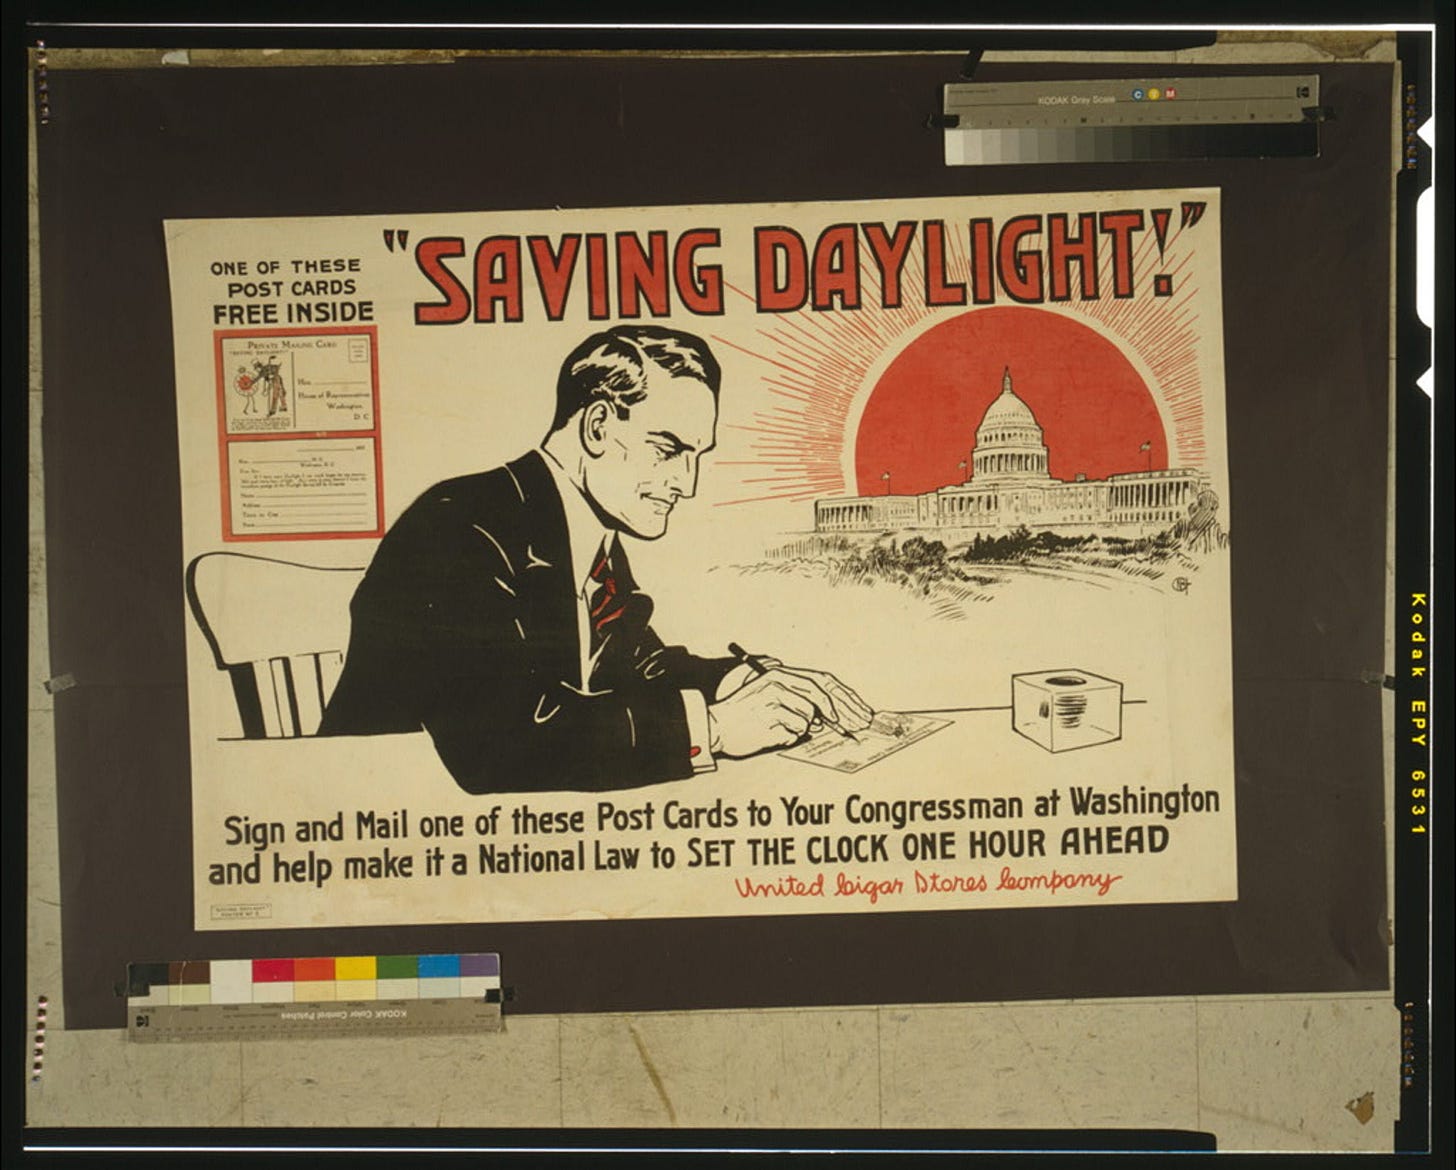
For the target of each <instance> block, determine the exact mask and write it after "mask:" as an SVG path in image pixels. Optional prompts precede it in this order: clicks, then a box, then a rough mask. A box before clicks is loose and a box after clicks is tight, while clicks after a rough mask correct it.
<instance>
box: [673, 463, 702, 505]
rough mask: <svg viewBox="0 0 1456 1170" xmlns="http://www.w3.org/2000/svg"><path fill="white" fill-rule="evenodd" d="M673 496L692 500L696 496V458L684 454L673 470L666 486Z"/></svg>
mask: <svg viewBox="0 0 1456 1170" xmlns="http://www.w3.org/2000/svg"><path fill="white" fill-rule="evenodd" d="M667 486H668V487H669V488H670V489H671V490H672V492H673V494H674V495H676V496H680V497H686V498H688V499H692V498H693V497H694V496H695V495H697V494H698V457H697V456H696V455H693V454H691V453H689V454H684V456H683V457H682V459H681V460H680V461H679V465H678V466H677V467H675V468H673V473H672V477H671V478H670V479H669V480H668V485H667Z"/></svg>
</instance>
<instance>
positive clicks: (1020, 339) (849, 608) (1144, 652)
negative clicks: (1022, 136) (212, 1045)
mask: <svg viewBox="0 0 1456 1170" xmlns="http://www.w3.org/2000/svg"><path fill="white" fill-rule="evenodd" d="M1219 224H1220V217H1219V201H1218V192H1217V191H1216V190H1213V189H1192V190H1189V189H1180V190H1160V191H1114V192H1103V193H1096V192H1093V193H1087V192H1083V193H1076V194H1068V195H1063V196H1050V195H1036V196H1010V197H994V198H942V199H918V200H895V201H883V202H857V203H812V204H739V205H725V206H694V207H665V208H664V207H656V208H630V209H621V208H617V209H608V210H560V209H557V210H550V211H543V210H527V211H520V212H492V213H481V214H440V215H427V214H408V215H403V214H402V215H399V216H368V217H349V218H325V219H288V220H284V219H279V220H263V219H256V220H173V221H169V222H168V223H167V224H166V232H167V248H168V263H169V271H170V280H171V290H172V305H173V332H174V351H175V355H176V386H177V419H178V438H179V446H180V466H181V477H182V484H181V489H182V491H181V494H182V506H183V534H184V563H183V564H181V565H179V566H178V577H179V581H181V582H182V583H183V590H182V595H183V597H184V598H185V604H186V605H187V607H188V611H189V619H188V625H187V636H188V694H189V722H190V732H191V759H192V801H193V806H192V807H193V816H192V823H193V867H194V868H193V889H194V915H195V926H196V928H197V929H199V930H210V929H212V930H215V929H245V928H259V929H276V928H286V927H307V926H324V925H327V926H354V925H375V924H393V923H421V924H424V923H448V922H482V921H485V922H490V921H496V922H503V921H562V920H570V919H601V918H664V917H684V916H688V917H715V916H753V915H774V914H796V915H797V914H811V913H812V914H817V913H839V914H843V913H883V912H905V911H914V910H945V909H964V910H975V909H980V908H993V907H994V908H999V909H1005V908H1015V907H1032V906H1085V905H1106V904H1117V903H1121V904H1141V903H1157V902H1179V903H1186V902H1208V901H1232V900H1235V899H1236V898H1237V897H1238V889H1239V887H1238V872H1237V849H1236V834H1235V818H1234V784H1233V759H1232V737H1233V727H1232V701H1231V681H1230V661H1229V659H1230V614H1229V558H1230V556H1231V555H1232V545H1233V541H1232V539H1231V536H1230V532H1231V526H1230V517H1229V515H1228V510H1227V505H1226V501H1227V499H1228V478H1227V477H1228V471H1227V464H1228V459H1227V444H1226V438H1225V429H1224V427H1225V416H1224V389H1223V381H1222V379H1223V359H1222V320H1221V298H1222V282H1221V268H1220V235H1219V231H1220V228H1219Z"/></svg>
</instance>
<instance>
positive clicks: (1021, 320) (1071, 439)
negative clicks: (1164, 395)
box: [854, 307, 1168, 495]
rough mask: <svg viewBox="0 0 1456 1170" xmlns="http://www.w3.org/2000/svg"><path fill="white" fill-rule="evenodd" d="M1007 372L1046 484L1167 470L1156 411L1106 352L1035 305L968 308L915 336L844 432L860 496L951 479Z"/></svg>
mask: <svg viewBox="0 0 1456 1170" xmlns="http://www.w3.org/2000/svg"><path fill="white" fill-rule="evenodd" d="M1008 366H1009V367H1010V369H1011V381H1012V387H1013V389H1014V390H1015V392H1016V395H1017V397H1019V398H1020V399H1021V400H1022V401H1023V402H1025V403H1026V405H1027V406H1029V407H1031V411H1032V413H1033V414H1034V415H1036V421H1037V422H1038V423H1040V424H1041V428H1042V439H1043V441H1044V442H1045V443H1046V445H1047V453H1048V465H1049V469H1050V471H1051V474H1052V476H1053V478H1055V479H1067V480H1070V479H1075V478H1076V476H1077V475H1078V474H1079V473H1081V474H1084V475H1086V477H1087V478H1088V479H1105V478H1107V476H1109V475H1114V474H1116V473H1118V472H1124V471H1144V470H1146V469H1148V468H1149V467H1152V468H1165V467H1167V466H1168V443H1167V438H1166V436H1165V435H1164V434H1163V424H1162V420H1161V419H1160V418H1159V417H1158V408H1157V405H1156V404H1155V403H1154V401H1153V396H1152V395H1151V394H1150V393H1149V392H1148V388H1147V385H1146V383H1144V381H1143V379H1142V377H1141V376H1140V375H1139V374H1138V372H1137V370H1135V369H1134V368H1133V366H1132V363H1131V362H1129V361H1128V360H1127V358H1126V357H1124V356H1123V354H1122V352H1121V350H1119V349H1118V348H1117V346H1116V345H1114V344H1113V343H1112V342H1111V341H1108V340H1107V339H1106V338H1105V337H1103V336H1102V335H1101V334H1100V333H1098V332H1097V331H1096V330H1094V329H1092V328H1090V327H1089V326H1086V325H1083V324H1082V323H1081V322H1079V321H1074V320H1072V319H1071V318H1069V317H1064V316H1062V315H1060V314H1059V313H1050V312H1047V311H1046V310H1044V309H1030V308H1014V307H1007V308H994V309H977V310H974V311H972V312H969V313H963V314H961V315H960V316H958V317H953V318H952V319H951V320H949V321H946V322H944V323H943V324H940V325H937V326H935V327H934V328H932V329H929V330H927V331H926V332H925V333H923V334H921V335H920V336H919V337H918V338H916V339H915V340H914V341H913V342H911V343H910V344H909V345H908V346H906V347H905V349H904V351H903V352H902V353H901V354H900V355H899V356H898V357H897V358H895V360H894V361H893V362H891V363H890V366H889V368H888V369H887V370H885V372H884V373H883V374H882V375H881V376H880V380H879V381H878V382H876V383H875V388H874V390H873V391H871V392H870V398H869V401H868V402H867V403H866V404H865V410H864V416H863V417H862V418H861V419H860V424H859V433H858V434H857V435H856V436H855V448H854V470H855V479H856V481H857V485H858V487H857V490H858V491H859V493H860V494H861V495H882V494H884V492H885V489H886V487H887V484H886V482H885V479H884V473H885V472H887V471H888V472H889V473H890V480H889V483H888V487H889V490H890V491H891V492H893V493H894V494H895V495H916V494H918V493H920V492H928V491H934V490H935V489H936V488H939V487H944V486H946V485H947V484H955V483H960V482H962V480H963V479H964V478H965V476H966V471H964V470H962V469H961V467H960V463H961V461H962V460H965V462H966V466H967V467H968V468H969V467H970V466H971V450H972V448H973V447H974V445H975V439H976V427H977V426H979V425H980V422H981V418H982V417H983V416H984V415H985V413H986V408H987V407H988V406H990V405H991V402H992V400H993V399H995V398H996V396H997V395H998V394H1000V393H1001V374H1002V371H1003V370H1005V369H1006V368H1007V367H1008ZM1144 443H1148V444H1150V447H1149V448H1148V449H1147V450H1143V449H1142V446H1143V444H1144Z"/></svg>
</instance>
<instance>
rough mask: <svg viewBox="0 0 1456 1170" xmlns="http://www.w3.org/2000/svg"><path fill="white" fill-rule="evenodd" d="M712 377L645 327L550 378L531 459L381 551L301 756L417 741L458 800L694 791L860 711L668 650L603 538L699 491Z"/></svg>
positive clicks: (814, 680)
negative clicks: (324, 743) (731, 766)
mask: <svg viewBox="0 0 1456 1170" xmlns="http://www.w3.org/2000/svg"><path fill="white" fill-rule="evenodd" d="M718 383H719V369H718V363H717V361H716V359H714V357H713V355H712V353H711V352H710V351H709V349H708V347H707V345H706V343H705V342H703V341H702V340H701V339H700V338H697V337H694V336H692V335H691V334H687V333H680V332H675V331H672V330H668V329H662V328H658V327H654V326H619V327H617V328H614V329H610V330H607V331H605V332H603V333H598V334H596V335H594V336H592V337H589V338H588V339H587V340H586V341H584V342H583V343H582V344H581V345H579V346H578V347H577V348H576V349H575V350H574V351H573V352H572V353H571V354H570V355H569V356H568V357H567V358H566V361H565V362H564V363H563V364H562V367H561V373H560V376H559V378H558V380H557V387H556V415H555V418H554V419H553V421H552V425H551V430H550V433H549V434H548V435H547V436H546V439H545V440H544V442H543V443H542V445H541V447H540V448H539V449H538V450H535V451H531V452H528V453H527V454H525V455H523V456H521V457H520V458H519V459H515V460H513V461H511V462H510V463H507V464H506V465H505V466H504V467H498V468H496V469H495V470H493V471H486V472H482V473H480V474H477V475H468V476H462V477H460V478H458V479H452V480H447V481H445V482H444V483H440V484H436V485H435V486H434V487H432V488H430V489H429V490H428V491H426V492H425V493H424V494H423V495H422V496H420V498H419V499H417V500H416V501H415V502H414V503H413V504H411V505H410V506H409V508H407V509H406V510H405V512H404V513H403V515H401V516H400V518H399V519H398V520H397V521H396V522H395V523H394V525H393V527H391V528H390V530H389V532H388V533H387V534H386V535H385V537H384V539H383V540H382V541H381V542H380V545H379V549H378V551H377V552H376V553H375V556H374V560H373V562H372V563H371V565H370V566H369V570H368V572H367V573H366V574H365V577H364V580H363V581H362V582H361V583H360V585H359V588H358V591H357V592H356V593H355V595H354V600H353V603H352V605H351V607H350V610H351V616H352V623H353V624H352V630H351V633H350V638H349V649H348V653H347V655H346V657H345V661H344V670H343V674H342V675H341V676H340V679H339V684H338V687H337V688H336V689H335V691H334V694H333V697H332V698H331V699H330V701H329V704H328V707H327V709H326V711H325V713H324V719H323V725H322V727H321V728H320V734H323V735H370V734H381V733H387V732H405V731H417V730H419V729H420V728H421V727H423V728H424V729H425V730H426V731H428V732H429V733H430V735H431V737H432V738H433V739H434V742H435V747H436V750H437V751H438V752H439V754H440V759H441V760H442V761H443V762H444V764H445V766H446V767H447V768H448V769H449V770H450V773H451V775H453V776H454V777H455V779H456V780H457V781H458V782H459V783H460V785H461V786H462V787H463V788H465V789H466V790H467V791H470V792H477V793H483V792H520V791H550V790H556V789H577V790H587V791H593V790H605V789H611V788H630V787H635V786H638V785H642V784H649V783H655V782H658V781H663V780H674V779H681V778H685V777H688V776H692V775H693V774H695V773H697V772H703V771H711V770H712V769H713V768H714V767H715V764H714V757H715V756H747V755H752V754H754V753H756V752H759V751H763V750H766V749H769V748H774V747H781V746H785V745H787V744H790V743H793V742H796V741H797V740H799V739H800V738H802V737H803V736H804V735H805V734H806V733H807V732H808V731H809V730H810V729H811V728H813V727H816V726H817V725H818V724H819V723H821V722H822V721H823V720H825V719H829V720H833V721H836V722H837V723H838V724H839V725H840V726H842V727H844V728H846V729H847V730H849V731H856V730H859V729H860V728H862V727H864V726H866V725H867V723H868V722H869V719H870V716H871V714H872V713H871V711H870V709H869V708H868V707H867V706H866V705H865V703H864V702H863V700H861V699H860V698H859V697H858V696H857V695H855V694H854V692H853V691H851V690H850V689H849V688H848V687H845V686H844V685H843V684H842V683H840V682H838V680H836V679H834V678H833V677H832V676H830V675H827V674H823V673H821V672H818V671H810V670H802V669H798V668H787V667H783V666H782V665H781V664H778V663H774V662H771V663H769V664H768V666H769V669H768V670H767V671H766V672H764V671H763V669H762V665H763V664H760V665H759V667H758V668H753V667H750V666H748V665H745V664H743V663H740V662H739V661H738V660H737V659H735V658H699V657H695V656H694V655H691V654H689V653H688V652H687V651H686V650H685V649H683V648H682V647H680V646H665V645H663V643H662V640H661V639H660V638H658V636H657V635H656V634H655V633H654V632H653V630H652V627H651V625H650V624H649V619H650V617H651V614H652V600H651V599H650V598H649V597H648V596H647V595H646V594H644V593H642V592H640V591H639V590H638V589H637V584H636V582H635V580H634V579H633V577H632V572H631V568H630V566H629V565H628V563H627V554H626V550H625V548H624V547H623V545H622V541H621V539H620V534H624V533H625V534H629V535H631V536H635V537H639V538H641V539H644V540H655V539H657V538H658V537H660V536H661V535H662V534H663V533H664V532H666V531H667V523H668V517H669V516H670V514H671V512H672V509H673V507H674V506H675V505H676V503H677V501H678V500H679V499H682V498H685V497H690V496H692V495H693V494H694V492H695V491H696V490H697V477H698V461H699V460H700V459H701V457H702V456H703V454H704V453H705V452H707V451H708V450H709V449H711V447H712V446H713V443H714V432H715V428H716V424H717V411H718Z"/></svg>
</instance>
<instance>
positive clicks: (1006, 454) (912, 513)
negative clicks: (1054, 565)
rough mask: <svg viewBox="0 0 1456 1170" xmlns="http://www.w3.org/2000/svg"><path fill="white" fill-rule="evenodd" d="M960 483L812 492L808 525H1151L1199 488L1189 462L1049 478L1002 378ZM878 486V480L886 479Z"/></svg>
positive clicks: (1040, 445)
mask: <svg viewBox="0 0 1456 1170" xmlns="http://www.w3.org/2000/svg"><path fill="white" fill-rule="evenodd" d="M970 467H971V474H970V476H969V478H968V479H967V480H966V482H965V483H959V484H948V485H947V486H945V487H943V488H938V489H936V490H935V491H933V492H925V493H924V494H922V495H917V496H896V495H890V494H888V493H887V494H885V495H880V496H854V497H845V498H840V499H827V500H815V501H814V528H815V530H816V531H818V532H878V531H883V530H885V529H891V528H964V529H973V530H976V531H978V532H997V531H1003V530H1004V531H1009V530H1011V529H1014V528H1018V527H1020V526H1022V525H1025V526H1026V527H1027V528H1029V529H1031V530H1032V531H1034V532H1041V531H1047V530H1051V531H1057V532H1062V533H1067V534H1076V533H1090V532H1102V531H1105V530H1108V529H1111V530H1124V531H1126V532H1127V533H1128V534H1130V535H1133V534H1136V535H1142V534H1147V533H1153V532H1158V531H1160V530H1162V529H1164V528H1167V527H1168V526H1170V525H1171V524H1173V523H1174V522H1176V521H1178V520H1180V519H1183V518H1185V517H1187V515H1188V509H1189V505H1191V504H1194V503H1195V502H1197V501H1198V499H1199V496H1200V494H1201V493H1202V492H1204V491H1205V490H1206V489H1207V488H1208V479H1207V476H1205V475H1204V474H1203V472H1201V471H1198V470H1194V469H1190V468H1169V469H1167V470H1160V471H1151V470H1149V471H1128V472H1122V473H1120V474H1117V475H1111V476H1108V478H1106V479H1097V480H1093V479H1088V478H1087V477H1086V476H1085V475H1081V474H1079V475H1077V477H1076V478H1075V479H1072V480H1062V479H1053V478H1052V476H1051V474H1050V472H1048V470H1047V446H1046V443H1045V442H1043V441H1042V429H1041V426H1040V425H1039V424H1038V423H1037V421H1036V416H1035V415H1033V414H1032V412H1031V407H1029V406H1027V404H1026V403H1025V402H1023V401H1022V400H1021V399H1020V398H1018V397H1017V395H1016V391H1015V390H1013V389H1012V388H1011V370H1010V368H1009V367H1008V368H1007V370H1006V372H1005V373H1004V374H1003V375H1002V376H1001V393H1000V395H999V396H998V397H997V398H996V399H995V400H994V401H993V402H992V403H991V405H990V406H988V407H987V408H986V414H985V416H984V417H983V418H982V419H981V425H980V426H978V427H977V428H976V442H975V446H974V447H973V448H972V450H971V457H970ZM887 486H888V485H887Z"/></svg>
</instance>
